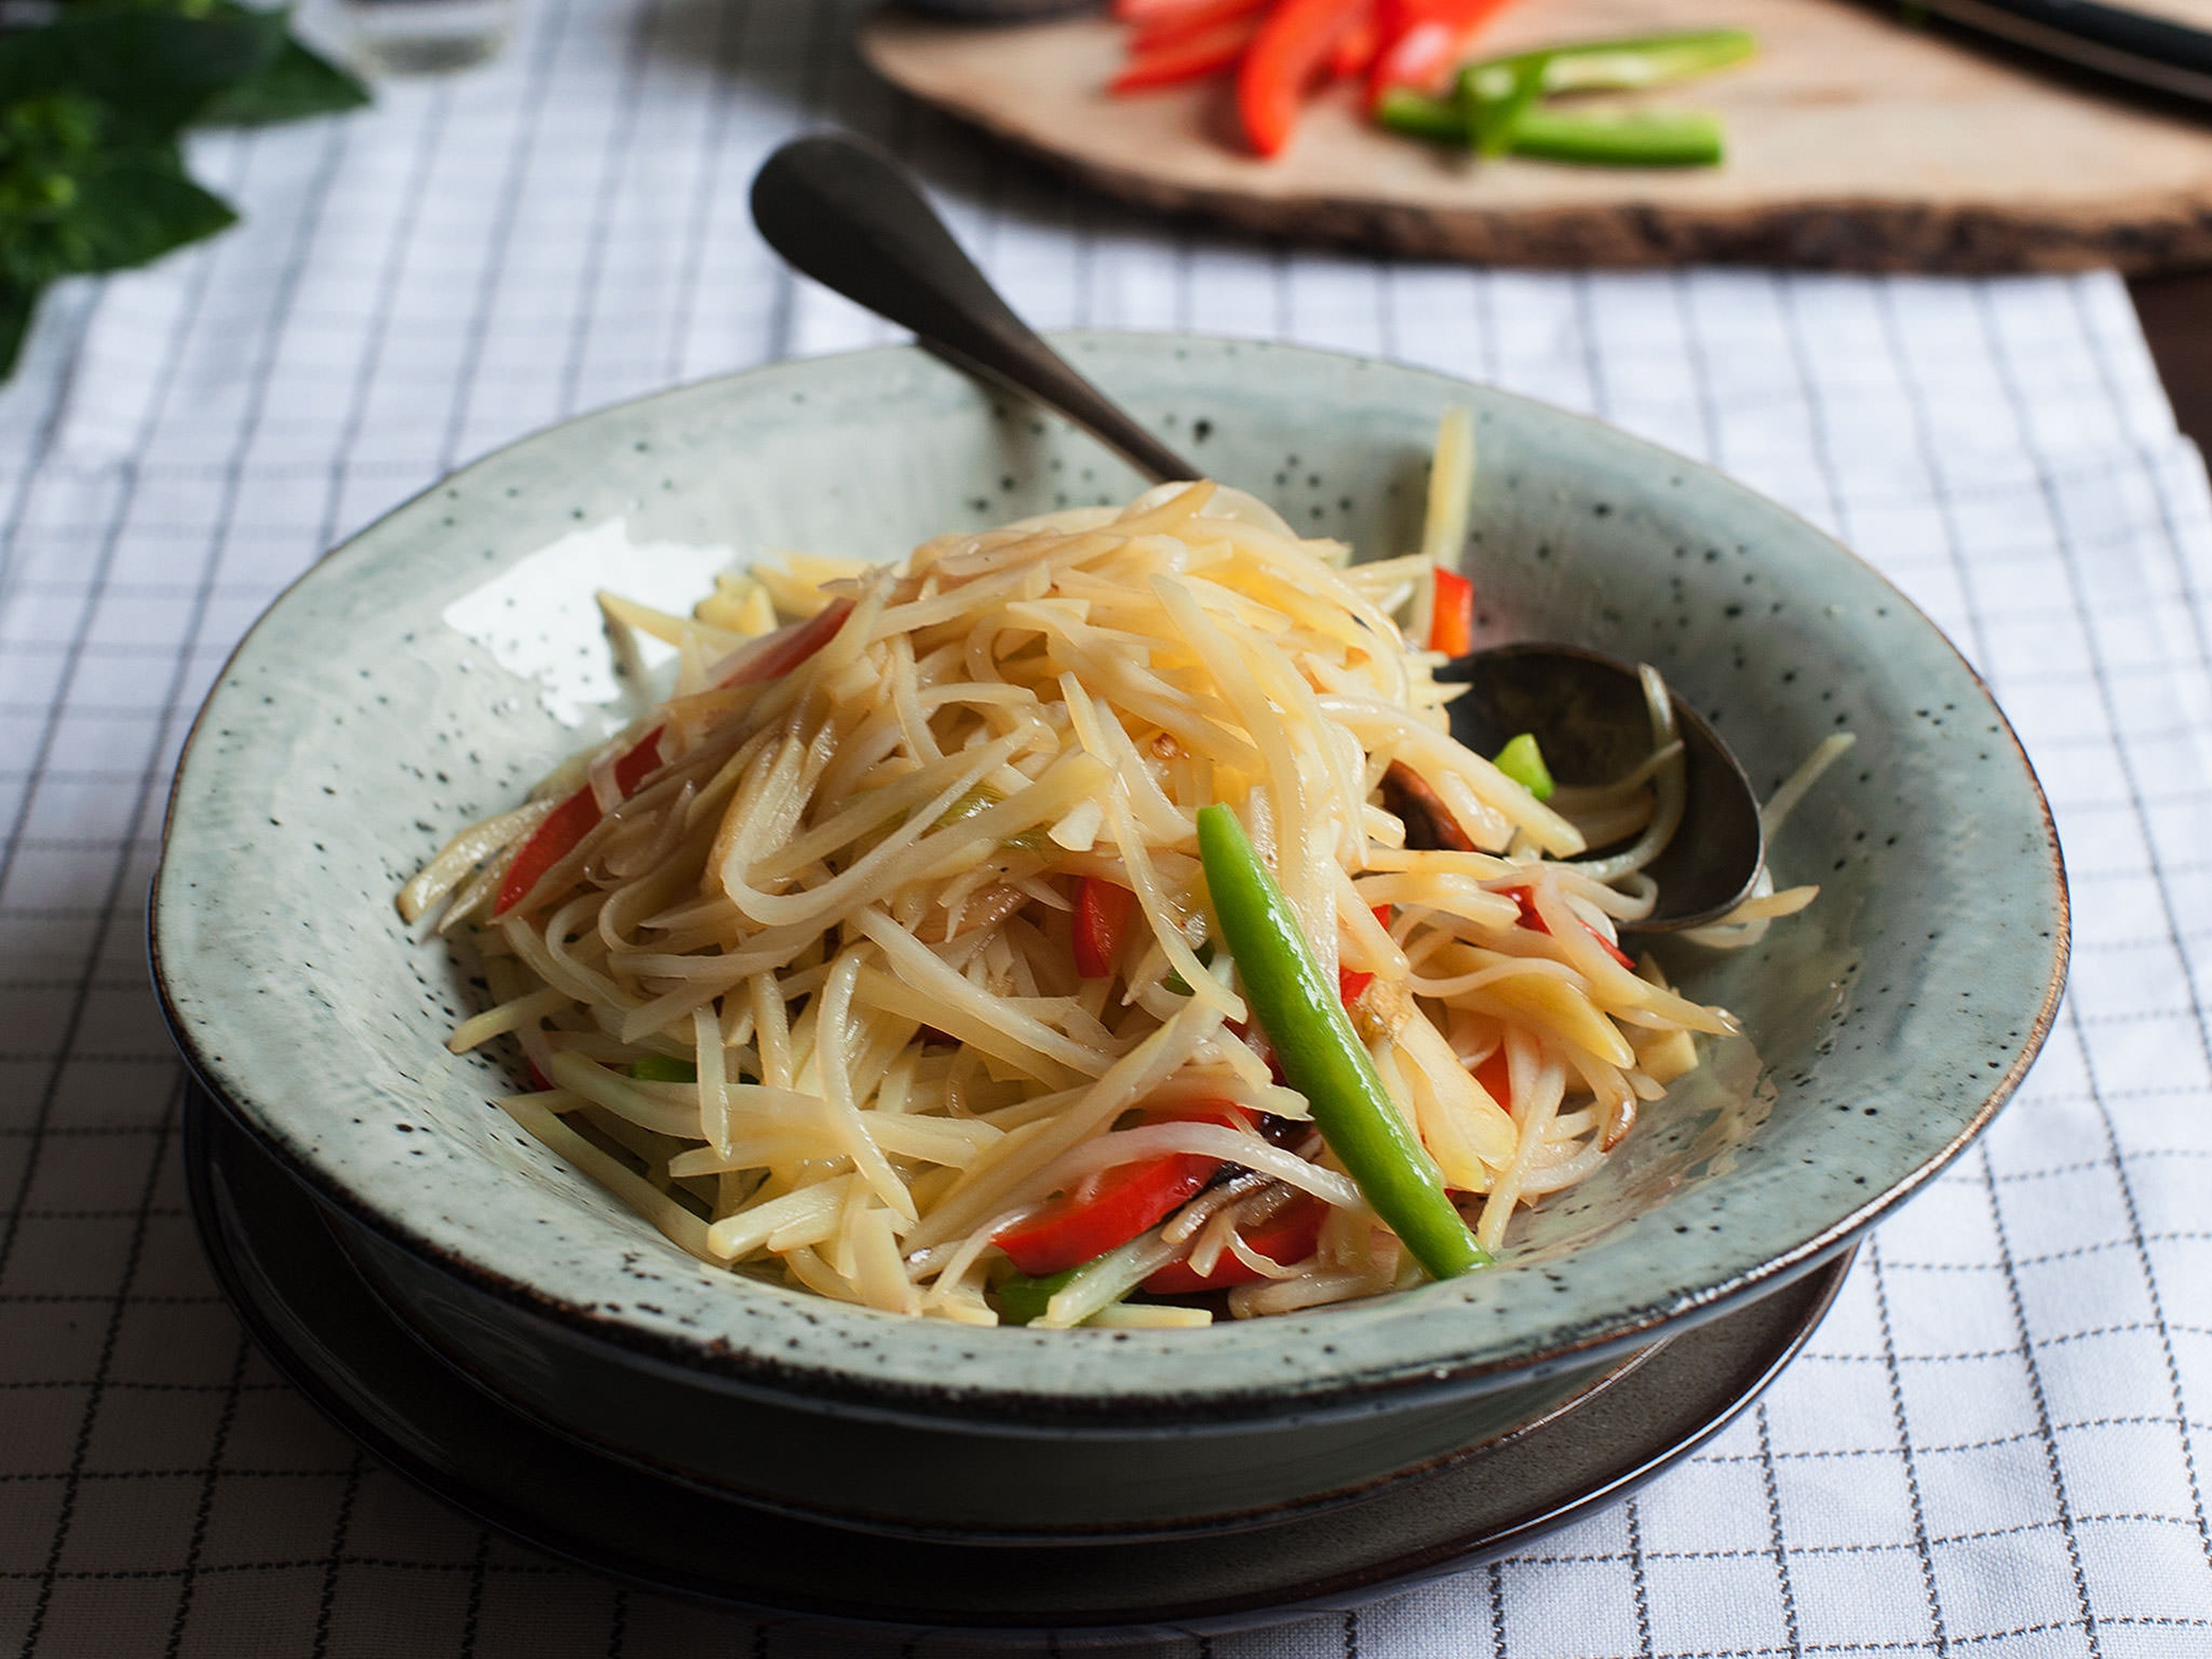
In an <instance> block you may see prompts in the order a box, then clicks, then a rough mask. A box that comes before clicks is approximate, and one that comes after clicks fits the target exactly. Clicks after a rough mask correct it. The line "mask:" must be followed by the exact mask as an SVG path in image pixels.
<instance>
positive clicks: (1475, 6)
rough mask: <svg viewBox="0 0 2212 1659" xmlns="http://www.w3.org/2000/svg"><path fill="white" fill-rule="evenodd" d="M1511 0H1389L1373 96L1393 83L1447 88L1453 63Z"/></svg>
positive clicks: (1371, 79) (1371, 83)
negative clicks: (1483, 27) (1470, 41)
mask: <svg viewBox="0 0 2212 1659" xmlns="http://www.w3.org/2000/svg"><path fill="white" fill-rule="evenodd" d="M1505 4H1506V0H1383V15H1382V30H1383V48H1382V50H1381V51H1380V52H1377V53H1376V55H1375V66H1374V68H1373V69H1371V70H1370V71H1369V72H1368V77H1367V94H1368V97H1369V99H1370V100H1378V99H1380V98H1381V97H1382V96H1383V94H1384V93H1386V92H1388V91H1389V90H1390V88H1393V87H1412V88H1414V89H1415V90H1417V91H1420V92H1426V93H1437V92H1442V91H1443V87H1444V82H1445V80H1446V79H1447V78H1448V77H1449V76H1450V74H1451V71H1452V68H1453V65H1454V64H1456V63H1457V62H1458V61H1459V56H1460V53H1461V52H1462V51H1463V50H1464V49H1465V48H1466V46H1467V43H1468V41H1469V40H1472V39H1473V38H1474V35H1475V34H1476V33H1477V32H1478V31H1479V30H1480V28H1481V27H1482V26H1483V25H1484V24H1485V23H1486V22H1488V21H1490V20H1491V18H1492V15H1495V14H1496V13H1497V12H1498V11H1500V10H1502V9H1504V6H1505Z"/></svg>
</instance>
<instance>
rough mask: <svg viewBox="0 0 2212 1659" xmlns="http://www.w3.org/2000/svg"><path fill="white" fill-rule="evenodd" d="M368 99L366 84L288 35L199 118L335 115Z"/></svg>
mask: <svg viewBox="0 0 2212 1659" xmlns="http://www.w3.org/2000/svg"><path fill="white" fill-rule="evenodd" d="M367 102H368V88H367V87H365V86H363V85H362V83H361V82H360V81H359V80H358V79H356V77H355V76H352V75H350V74H349V73H348V72H347V71H346V70H343V69H341V68H339V67H338V66H337V64H333V63H332V62H331V60H330V59H329V58H325V57H323V56H321V55H320V54H319V53H317V52H312V51H310V50H309V49H308V48H307V47H306V46H302V45H301V43H300V42H299V41H297V40H287V41H285V42H284V44H283V46H280V47H278V48H277V52H276V57H275V58H272V59H271V60H270V63H269V64H268V66H267V67H266V68H264V69H263V70H261V71H260V72H259V73H258V74H256V75H252V76H247V77H246V79H245V80H243V81H240V82H237V83H236V84H235V85H234V86H231V87H230V88H227V89H226V90H224V91H222V92H220V93H217V94H216V96H215V98H214V100H212V101H211V102H210V103H209V104H208V106H206V108H204V109H203V110H202V111H201V112H200V116H199V118H200V120H201V121H202V122H203V123H204V124H207V125H216V126H241V127H243V126H263V125H268V124H270V123H271V122H276V121H298V120H303V119H305V118H308V117H310V116H316V115H337V114H339V113H342V112H344V111H346V110H349V109H358V108H360V107H361V106H362V105H363V104H366V103H367Z"/></svg>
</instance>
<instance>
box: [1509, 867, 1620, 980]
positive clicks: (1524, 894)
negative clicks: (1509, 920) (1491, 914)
mask: <svg viewBox="0 0 2212 1659" xmlns="http://www.w3.org/2000/svg"><path fill="white" fill-rule="evenodd" d="M1498 891H1499V892H1501V893H1503V894H1504V896H1506V897H1507V898H1510V899H1511V900H1512V901H1513V902H1515V903H1516V904H1517V905H1519V906H1520V907H1521V926H1522V927H1533V928H1534V929H1535V930H1536V931H1537V932H1538V933H1543V934H1547V935H1548V934H1549V933H1551V931H1552V930H1551V929H1550V928H1549V927H1546V926H1545V925H1544V918H1543V916H1542V915H1541V914H1539V913H1538V911H1537V909H1536V898H1535V895H1534V894H1533V893H1531V892H1530V891H1529V890H1528V889H1527V888H1525V887H1501V888H1499V889H1498ZM1583 932H1584V933H1588V934H1589V936H1590V937H1591V938H1592V939H1595V940H1596V941H1597V942H1598V943H1599V944H1600V945H1603V946H1604V947H1605V951H1606V954H1607V955H1608V956H1610V957H1612V958H1613V960H1614V961H1615V962H1617V963H1620V965H1621V966H1622V967H1624V968H1626V969H1628V971H1629V972H1630V973H1634V972H1635V971H1636V963H1635V960H1634V959H1633V958H1632V957H1630V956H1629V954H1628V952H1627V951H1624V950H1622V949H1621V948H1620V946H1619V945H1615V944H1614V943H1613V941H1612V940H1611V939H1607V937H1606V936H1605V935H1604V934H1603V933H1599V932H1598V930H1597V929H1596V928H1595V927H1591V926H1590V925H1589V923H1588V922H1584V923H1583Z"/></svg>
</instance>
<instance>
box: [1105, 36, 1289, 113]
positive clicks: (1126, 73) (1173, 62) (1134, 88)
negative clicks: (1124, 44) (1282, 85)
mask: <svg viewBox="0 0 2212 1659" xmlns="http://www.w3.org/2000/svg"><path fill="white" fill-rule="evenodd" d="M1259 32H1260V26H1259V24H1257V23H1256V22H1251V21H1244V20H1241V19H1240V20H1238V21H1232V22H1227V23H1224V24H1222V25H1220V26H1219V27H1217V28H1211V29H1206V30H1205V31H1203V32H1202V33H1197V34H1191V35H1184V36H1180V37H1178V38H1177V39H1175V40H1170V41H1168V42H1166V43H1165V44H1164V45H1161V46H1149V47H1147V46H1141V45H1140V46H1139V50H1138V52H1136V53H1135V55H1133V56H1132V57H1131V58H1130V59H1129V61H1128V62H1127V64H1124V65H1123V66H1122V68H1121V73H1120V74H1119V75H1117V76H1115V77H1114V78H1113V79H1112V80H1111V81H1109V82H1107V85H1106V90H1107V91H1109V92H1110V93H1112V94H1114V95H1115V97H1117V98H1121V97H1126V96H1127V95H1128V94H1130V93H1133V92H1150V91H1152V89H1153V88H1156V87H1172V86H1176V85H1179V84H1181V83H1182V82H1185V81H1195V80H1197V79H1199V78H1200V76H1207V75H1215V74H1218V73H1219V72H1220V71H1222V70H1225V69H1228V68H1230V67H1231V66H1232V65H1233V64H1235V63H1236V62H1237V59H1238V58H1242V57H1243V55H1244V53H1245V51H1246V49H1247V48H1248V47H1249V46H1251V44H1252V40H1253V37H1254V36H1255V35H1257V34H1258V33H1259Z"/></svg>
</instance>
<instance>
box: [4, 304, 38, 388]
mask: <svg viewBox="0 0 2212 1659" xmlns="http://www.w3.org/2000/svg"><path fill="white" fill-rule="evenodd" d="M38 308H39V290H38V289H36V288H34V287H27V286H25V285H23V284H21V283H7V282H0V380H6V379H7V378H8V376H9V375H10V374H14V373H15V360H16V359H17V358H18V357H20V356H22V355H23V341H24V339H25V337H27V335H28V334H29V333H30V331H31V319H32V318H33V316H34V315H35V314H36V313H37V312H38Z"/></svg>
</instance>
